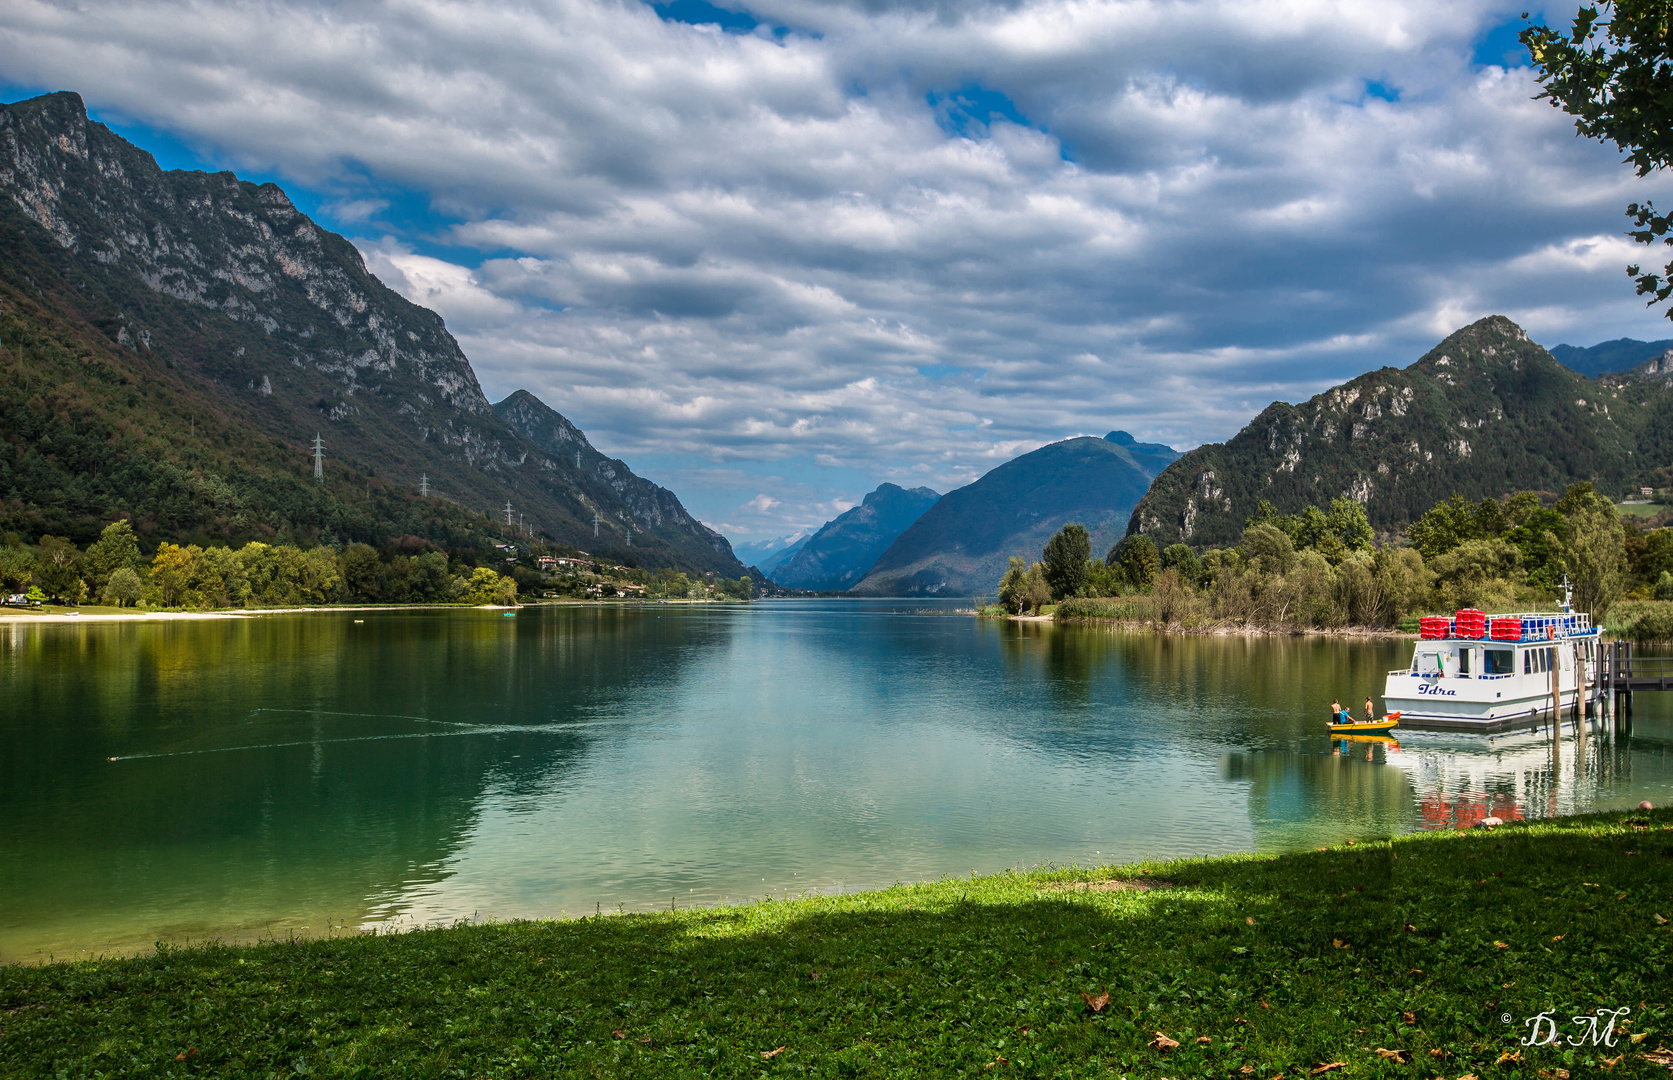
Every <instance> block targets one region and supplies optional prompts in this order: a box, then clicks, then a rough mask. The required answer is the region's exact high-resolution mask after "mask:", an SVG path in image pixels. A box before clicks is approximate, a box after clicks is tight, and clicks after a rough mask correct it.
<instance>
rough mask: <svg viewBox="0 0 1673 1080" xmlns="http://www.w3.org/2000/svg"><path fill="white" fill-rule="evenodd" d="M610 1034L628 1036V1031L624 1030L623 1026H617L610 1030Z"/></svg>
mask: <svg viewBox="0 0 1673 1080" xmlns="http://www.w3.org/2000/svg"><path fill="white" fill-rule="evenodd" d="M610 1034H612V1035H614V1036H615V1037H616V1038H618V1039H625V1038H627V1032H625V1031H623V1030H622V1029H621V1028H615V1029H614V1030H612V1031H611V1032H610Z"/></svg>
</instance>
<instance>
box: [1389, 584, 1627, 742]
mask: <svg viewBox="0 0 1673 1080" xmlns="http://www.w3.org/2000/svg"><path fill="white" fill-rule="evenodd" d="M1591 623H1592V621H1591V618H1590V617H1589V616H1586V615H1582V614H1577V613H1574V612H1572V611H1568V610H1566V605H1565V610H1563V611H1561V612H1549V611H1544V612H1541V611H1531V612H1518V613H1516V614H1512V615H1493V616H1488V615H1485V614H1484V613H1482V612H1480V611H1475V610H1471V609H1465V610H1461V611H1459V612H1458V613H1457V614H1456V615H1455V616H1454V617H1453V618H1451V619H1447V618H1426V619H1423V620H1420V624H1419V625H1420V627H1421V636H1420V640H1419V641H1418V643H1417V648H1416V649H1415V650H1414V651H1413V653H1412V662H1411V666H1410V667H1408V668H1403V669H1400V670H1397V671H1391V672H1389V673H1388V682H1387V684H1386V685H1385V686H1384V688H1383V698H1384V701H1385V704H1386V705H1387V708H1388V711H1389V712H1394V711H1396V710H1398V711H1399V713H1400V730H1402V731H1411V730H1416V731H1477V732H1488V733H1491V732H1501V731H1512V730H1519V729H1526V728H1534V727H1538V726H1539V725H1540V724H1541V723H1542V722H1543V721H1544V720H1547V719H1549V718H1550V717H1551V713H1552V701H1553V698H1554V697H1555V699H1556V700H1558V701H1559V702H1560V703H1561V704H1560V708H1562V709H1570V708H1573V707H1574V704H1575V702H1577V701H1579V700H1581V697H1582V695H1584V696H1585V697H1587V698H1592V697H1595V696H1596V694H1597V686H1596V683H1597V672H1598V668H1599V663H1598V662H1599V660H1600V659H1601V648H1600V641H1599V632H1598V628H1597V627H1595V626H1593V625H1592V624H1591Z"/></svg>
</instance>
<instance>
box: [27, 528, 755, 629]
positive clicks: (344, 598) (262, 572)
mask: <svg viewBox="0 0 1673 1080" xmlns="http://www.w3.org/2000/svg"><path fill="white" fill-rule="evenodd" d="M406 539H407V540H408V541H409V542H407V543H402V542H396V543H394V544H391V545H388V546H386V547H383V548H375V547H372V546H371V545H368V544H360V543H351V544H348V545H344V546H339V545H336V544H333V543H330V542H325V543H320V544H316V545H314V546H311V547H301V546H297V545H294V544H287V543H276V544H267V543H261V542H259V541H252V542H250V543H247V544H245V545H244V546H243V547H239V548H234V547H230V546H213V545H211V546H201V547H200V546H199V545H197V544H187V545H178V544H172V543H168V542H166V541H165V542H162V543H159V544H158V545H157V546H156V548H155V550H154V551H153V552H151V553H150V554H149V555H147V554H146V553H145V552H143V551H142V549H141V547H140V540H139V537H138V536H137V535H136V534H135V532H134V530H133V528H132V526H131V525H130V524H129V522H128V521H127V520H126V519H118V520H116V521H113V522H111V523H110V524H109V525H107V526H106V527H105V528H104V530H103V532H102V533H101V534H100V535H99V538H98V539H97V540H95V541H93V542H92V543H91V544H89V545H88V546H87V547H86V548H85V549H82V548H79V547H77V546H76V544H75V543H74V542H72V541H71V540H69V539H68V538H66V537H60V536H52V535H50V534H47V535H43V536H41V537H40V538H39V540H38V541H37V543H35V544H34V545H32V546H31V545H26V544H24V543H23V542H22V541H21V540H20V539H19V537H18V536H17V534H15V533H7V534H5V535H4V536H3V537H0V587H3V588H4V590H5V592H6V594H7V595H8V596H18V595H21V596H23V597H26V598H27V600H28V601H30V602H35V603H46V602H57V603H61V604H66V605H81V604H90V603H92V604H104V605H109V606H111V607H115V608H133V609H139V610H152V611H156V610H174V611H180V610H184V611H212V610H226V609H234V608H245V607H251V608H256V607H265V608H272V607H280V608H285V607H319V606H325V605H330V604H339V603H359V604H427V605H434V604H466V605H474V604H500V605H509V604H516V603H518V602H519V599H524V600H528V599H554V598H559V597H574V598H608V597H614V596H645V597H658V598H680V599H749V598H751V597H752V596H753V595H754V591H753V587H752V584H751V582H750V579H749V578H747V577H744V578H741V579H739V580H737V581H732V580H729V579H725V578H717V577H715V576H713V575H707V576H705V575H700V574H694V575H687V574H686V573H684V572H682V571H679V570H675V569H662V570H644V569H641V568H639V567H637V566H627V565H619V564H615V563H610V562H605V561H601V560H598V559H594V558H592V557H590V556H587V555H586V553H584V552H578V551H576V550H575V549H573V548H568V547H550V546H548V545H542V544H538V543H527V542H525V543H521V544H513V543H500V544H498V545H497V546H495V547H494V548H493V549H492V552H491V553H485V552H480V551H477V550H474V549H470V548H459V549H454V550H453V551H451V552H448V551H444V550H442V549H440V548H438V547H436V546H435V545H433V544H430V543H428V542H427V541H423V540H420V539H418V538H416V537H409V538H406Z"/></svg>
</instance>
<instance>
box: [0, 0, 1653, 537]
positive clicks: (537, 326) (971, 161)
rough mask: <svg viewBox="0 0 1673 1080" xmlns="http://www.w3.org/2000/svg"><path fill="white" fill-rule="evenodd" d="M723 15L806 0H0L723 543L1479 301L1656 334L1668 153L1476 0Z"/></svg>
mask: <svg viewBox="0 0 1673 1080" xmlns="http://www.w3.org/2000/svg"><path fill="white" fill-rule="evenodd" d="M732 6H734V7H738V8H740V9H741V6H740V5H738V4H737V3H735V2H734V3H733V5H732ZM749 10H751V11H753V12H754V13H755V14H756V15H757V16H758V17H759V18H761V19H763V20H765V21H767V22H768V23H769V24H777V25H782V26H788V27H792V28H794V29H792V30H791V31H790V32H787V33H783V34H778V35H774V34H772V33H767V32H765V31H763V32H759V33H755V34H733V33H723V32H720V31H718V30H717V29H716V28H714V27H712V26H711V27H692V26H687V25H683V24H679V23H669V22H664V21H663V20H661V19H659V18H658V17H657V16H656V14H655V13H654V11H653V10H652V9H651V8H649V7H647V6H645V5H643V4H640V3H636V2H633V0H535V2H533V3H529V2H522V0H520V2H518V3H515V4H513V3H510V2H509V0H485V2H482V3H473V4H468V5H467V4H463V3H455V2H446V0H389V2H378V0H351V2H349V3H346V4H341V3H333V4H324V3H308V2H298V3H294V4H287V5H278V6H275V5H265V4H256V3H250V2H238V3H231V4H209V3H206V2H202V0H139V2H137V3H124V4H116V3H112V2H102V3H101V2H88V3H84V4H81V5H78V6H76V7H75V8H73V9H72V8H67V7H63V6H60V5H57V4H54V3H48V2H44V0H14V3H12V4H11V5H10V6H9V8H8V15H7V20H6V26H5V29H4V30H3V31H0V65H3V66H4V68H5V70H6V71H7V72H8V74H9V77H10V78H12V79H13V80H16V81H20V82H28V83H31V84H35V85H42V86H52V87H55V88H58V87H63V88H74V89H77V90H79V91H81V92H82V93H83V95H84V96H85V97H86V98H87V99H88V101H89V103H90V105H91V106H92V107H93V108H94V110H95V111H96V112H98V111H101V110H102V111H104V112H105V113H107V114H109V115H113V116H127V117H132V118H136V119H138V120H141V121H144V122H145V123H147V124H150V125H153V126H155V127H158V128H160V129H163V130H167V131H169V132H171V133H174V134H176V135H177V136H178V137H180V138H182V139H183V140H185V141H187V142H189V143H191V144H192V145H200V146H205V147H207V148H209V151H210V152H211V153H212V154H214V155H215V156H216V157H217V158H218V159H220V160H224V161H225V162H226V163H228V164H231V165H235V166H238V167H240V168H245V169H255V170H261V171H272V172H277V173H279V174H281V175H284V176H286V177H289V178H290V182H291V183H292V184H299V185H304V186H307V187H309V188H311V189H313V190H314V191H315V192H317V193H318V194H319V195H320V196H321V198H322V199H324V200H325V203H324V205H325V206H326V208H327V211H328V212H329V213H331V214H333V215H335V218H336V221H337V222H338V223H339V224H340V225H342V226H344V227H346V228H348V230H349V231H350V232H351V233H353V234H356V235H357V238H358V242H359V243H360V245H361V249H362V251H363V252H364V253H365V255H366V257H367V260H368V264H369V265H370V266H371V267H372V269H373V270H374V272H376V273H378V274H379V275H380V276H382V277H383V278H384V279H385V280H386V281H388V282H389V283H390V284H391V285H392V286H393V287H395V288H397V289H399V290H400V291H402V292H403V293H405V294H406V295H408V296H409V297H411V298H412V299H414V300H416V301H418V302H420V303H424V304H427V305H429V306H432V307H434V308H436V309H437V310H438V311H440V312H441V313H442V314H443V315H444V317H446V318H447V320H448V324H449V326H450V327H451V328H452V329H453V330H454V332H455V333H456V334H457V335H458V336H459V337H460V339H461V342H462V343H463V344H464V346H465V348H466V350H467V352H468V353H469V354H470V356H471V357H472V360H473V362H474V363H475V364H476V366H477V369H478V372H479V375H480V377H481V380H482V382H483V384H484V387H485V388H486V389H487V390H488V391H489V392H490V394H495V395H497V394H500V393H504V392H508V391H510V390H511V389H514V388H515V387H518V386H524V387H527V388H528V389H530V390H532V391H533V392H535V393H536V394H538V395H539V396H541V397H542V398H543V399H545V400H547V401H548V402H549V403H550V404H552V405H553V406H554V407H555V408H558V409H559V410H561V411H563V412H565V413H566V414H568V415H570V416H571V418H572V419H574V420H575V421H576V422H577V423H579V424H581V425H582V426H583V427H585V428H586V429H587V431H588V432H589V434H590V435H591V436H592V437H593V438H594V439H595V441H597V442H598V443H599V445H601V446H603V447H606V448H608V449H609V450H610V452H612V453H614V454H618V455H621V456H623V457H625V458H627V460H628V461H629V462H630V463H637V462H639V461H641V460H644V461H648V462H654V463H657V464H656V469H655V474H656V476H657V478H658V479H659V480H660V481H661V482H664V483H669V484H670V486H673V487H675V490H677V491H679V492H680V494H681V495H682V496H683V497H686V498H687V500H688V501H689V502H691V503H692V504H693V508H694V510H695V511H696V512H698V513H699V514H701V515H703V516H705V517H708V518H710V519H724V520H723V525H726V527H728V528H737V529H742V530H743V531H744V532H745V533H747V534H749V535H780V534H782V533H784V532H787V531H789V530H790V529H792V528H799V527H805V526H809V525H817V524H819V521H820V520H822V519H817V520H816V519H815V517H814V515H817V514H821V513H823V514H826V515H827V516H829V514H830V512H831V508H832V507H834V506H837V505H838V504H840V503H846V505H853V503H854V502H855V501H857V498H858V496H859V495H860V494H862V493H863V491H864V490H866V489H867V488H869V487H870V486H872V485H873V484H875V483H877V482H880V481H883V480H892V481H894V482H897V483H903V484H914V485H915V484H925V483H927V484H929V485H930V486H932V487H935V488H937V489H938V490H942V491H945V490H947V489H949V488H950V487H953V486H956V485H957V484H959V483H963V482H967V481H968V480H970V479H973V478H974V477H975V476H977V475H979V474H980V473H981V472H982V471H985V470H986V469H987V468H991V467H992V466H993V465H994V464H997V463H998V462H999V461H1002V460H1004V459H1006V458H1008V457H1010V456H1013V455H1014V454H1016V453H1019V452H1024V451H1027V450H1030V449H1033V448H1035V447H1037V446H1039V445H1041V444H1043V443H1046V442H1049V441H1052V440H1054V439H1057V438H1061V437H1064V436H1065V435H1067V434H1069V433H1072V432H1080V431H1094V432H1101V431H1106V430H1109V429H1110V428H1115V427H1122V428H1126V429H1128V430H1130V431H1132V432H1133V433H1134V434H1135V435H1138V436H1139V437H1140V438H1144V439H1159V440H1162V441H1168V442H1172V443H1174V444H1175V445H1180V446H1190V445H1195V444H1196V443H1198V442H1201V441H1205V440H1211V439H1218V438H1224V437H1226V436H1228V435H1230V434H1231V433H1232V432H1234V431H1235V430H1236V429H1237V428H1238V427H1239V426H1240V425H1241V423H1243V422H1244V421H1245V420H1246V419H1247V418H1248V417H1249V416H1250V415H1251V414H1252V413H1253V412H1255V411H1257V410H1258V409H1260V408H1261V407H1263V406H1264V405H1265V404H1266V403H1267V402H1268V401H1270V400H1271V399H1272V398H1274V397H1283V398H1289V399H1292V400H1293V399H1295V398H1298V397H1302V396H1305V395H1306V394H1309V393H1311V392H1314V391H1316V390H1317V389H1319V388H1321V387H1322V386H1323V385H1326V384H1328V383H1330V382H1333V381H1336V380H1338V379H1341V378H1344V377H1347V376H1351V375H1353V374H1357V373H1358V372H1360V371H1364V370H1366V369H1369V368H1372V367H1375V366H1378V365H1380V364H1384V363H1396V364H1403V363H1407V362H1409V361H1410V360H1412V359H1414V358H1415V357H1416V356H1418V355H1419V354H1421V353H1422V352H1423V351H1425V350H1426V349H1427V348H1428V347H1429V346H1430V345H1431V344H1433V342H1434V341H1435V340H1436V339H1437V338H1438V337H1440V336H1441V335H1443V334H1444V333H1447V332H1449V331H1451V330H1452V329H1455V328H1456V327H1457V326H1458V325H1460V324H1461V323H1463V322H1466V321H1468V320H1470V319H1473V318H1475V317H1478V316H1480V315H1483V314H1487V313H1490V312H1504V313H1507V314H1510V315H1512V317H1520V318H1523V319H1526V320H1527V322H1528V326H1527V328H1528V330H1529V331H1530V333H1532V334H1533V335H1534V336H1535V337H1536V339H1541V340H1547V339H1545V338H1541V335H1558V336H1559V337H1557V338H1549V339H1548V343H1555V341H1556V340H1558V339H1561V338H1566V339H1567V340H1570V341H1574V342H1576V343H1589V342H1591V341H1595V340H1601V339H1604V338H1610V337H1617V336H1621V335H1623V334H1629V335H1635V336H1640V337H1651V336H1661V335H1662V334H1663V333H1665V332H1666V331H1665V330H1664V329H1663V327H1664V325H1665V324H1664V323H1663V322H1662V321H1661V320H1659V318H1658V317H1657V316H1656V315H1655V314H1654V313H1647V312H1645V311H1644V310H1643V308H1642V306H1641V302H1640V301H1639V300H1638V299H1637V298H1636V297H1635V296H1633V295H1632V291H1631V288H1630V286H1629V285H1628V284H1627V281H1626V278H1625V275H1624V274H1623V273H1622V272H1621V270H1622V267H1623V266H1624V265H1625V263H1626V262H1628V261H1632V260H1633V259H1634V258H1636V257H1637V255H1636V253H1635V251H1634V249H1633V247H1632V245H1630V244H1628V243H1626V242H1625V241H1623V240H1622V239H1621V237H1620V234H1621V233H1622V231H1624V229H1625V226H1626V222H1625V219H1624V217H1623V216H1622V213H1621V211H1622V208H1623V207H1624V206H1625V204H1626V203H1627V202H1630V201H1633V200H1634V199H1642V198H1643V197H1645V196H1646V195H1651V196H1653V195H1657V194H1660V195H1662V197H1663V198H1664V199H1665V198H1666V197H1667V193H1668V186H1667V184H1666V183H1665V182H1664V181H1661V180H1654V181H1640V180H1637V179H1636V178H1634V177H1633V176H1632V175H1631V172H1630V170H1629V169H1627V168H1625V167H1624V166H1622V165H1621V164H1620V163H1619V162H1618V160H1617V155H1616V154H1615V153H1614V152H1613V151H1612V150H1610V149H1608V148H1604V147H1599V146H1596V145H1594V144H1591V143H1588V142H1585V141H1582V140H1579V139H1577V138H1575V137H1574V134H1573V129H1572V126H1571V125H1570V124H1569V123H1568V121H1567V119H1566V118H1565V117H1563V116H1562V115H1561V114H1559V113H1557V112H1555V111H1554V110H1552V109H1551V108H1550V107H1549V106H1548V105H1547V104H1545V103H1542V102H1537V101H1534V100H1533V95H1534V94H1535V93H1536V91H1537V87H1536V86H1535V84H1534V83H1533V81H1532V79H1531V77H1530V76H1529V74H1528V72H1527V71H1525V70H1508V71H1507V70H1505V69H1503V68H1498V67H1481V66H1475V65H1472V64H1471V63H1470V51H1471V47H1472V44H1473V42H1474V41H1475V40H1476V39H1477V38H1478V37H1479V36H1480V34H1481V33H1482V32H1483V31H1484V30H1485V29H1486V28H1487V27H1488V26H1489V25H1491V24H1493V23H1496V22H1499V21H1502V20H1504V19H1506V18H1507V17H1514V16H1515V14H1516V12H1515V11H1513V10H1511V9H1510V8H1506V7H1503V6H1502V5H1498V4H1495V3H1491V2H1487V0H1477V2H1466V3H1454V4H1446V5H1442V4H1439V3H1434V2H1428V0H1425V2H1419V0H1406V2H1395V3H1389V4H1380V5H1365V4H1362V3H1350V2H1346V0H1344V2H1339V3H1329V2H1322V0H1283V2H1280V0H1253V2H1237V3H1233V2H1231V0H1204V2H1187V0H1014V2H1005V3H987V2H960V0H912V2H905V3H883V2H881V0H850V2H843V0H824V2H817V3H816V2H813V0H755V2H754V3H752V4H751V5H750V8H749ZM1373 82H1375V83H1377V84H1379V85H1380V86H1382V87H1392V88H1395V89H1396V90H1397V91H1398V100H1397V101H1393V102H1390V101H1385V100H1382V99H1380V98H1378V97H1375V96H1369V95H1368V94H1367V91H1366V87H1367V85H1368V84H1370V83H1373ZM1000 95H1002V96H1000ZM990 110H997V111H990ZM1007 117H1010V118H1007ZM1019 117H1020V119H1021V121H1022V122H1021V123H1018V122H1014V121H1015V118H1019ZM411 206H418V207H428V208H430V209H429V210H428V211H423V210H421V211H418V212H417V213H416V216H415V215H414V212H413V211H411V210H406V211H402V213H405V215H406V216H404V217H402V216H401V214H399V213H397V212H396V211H397V210H399V208H401V207H411ZM374 222H375V223H376V224H373V223H374ZM385 230H387V235H385ZM682 462H683V463H684V464H681V463H682ZM745 467H747V469H746V472H745V473H744V474H741V475H742V476H743V477H744V478H742V479H740V478H739V477H738V476H733V477H732V478H731V479H723V478H722V477H723V475H730V474H729V473H728V470H736V469H744V468H745ZM774 470H778V471H776V472H775V471H774ZM768 473H772V475H773V477H774V479H772V480H771V481H770V483H769V481H768V480H767V479H766V476H767V474H768ZM774 485H776V486H774ZM752 495H755V496H757V497H758V498H752V497H751V496H752ZM759 499H765V500H767V502H766V503H762V502H759ZM733 519H735V520H733Z"/></svg>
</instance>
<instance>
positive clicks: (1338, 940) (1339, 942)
mask: <svg viewBox="0 0 1673 1080" xmlns="http://www.w3.org/2000/svg"><path fill="white" fill-rule="evenodd" d="M1342 895H1343V896H1346V895H1348V894H1347V893H1343V894H1342ZM1330 943H1331V944H1332V945H1334V946H1336V947H1337V948H1338V949H1345V948H1347V946H1346V945H1344V944H1342V939H1341V938H1339V937H1335V938H1331V939H1330Z"/></svg>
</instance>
